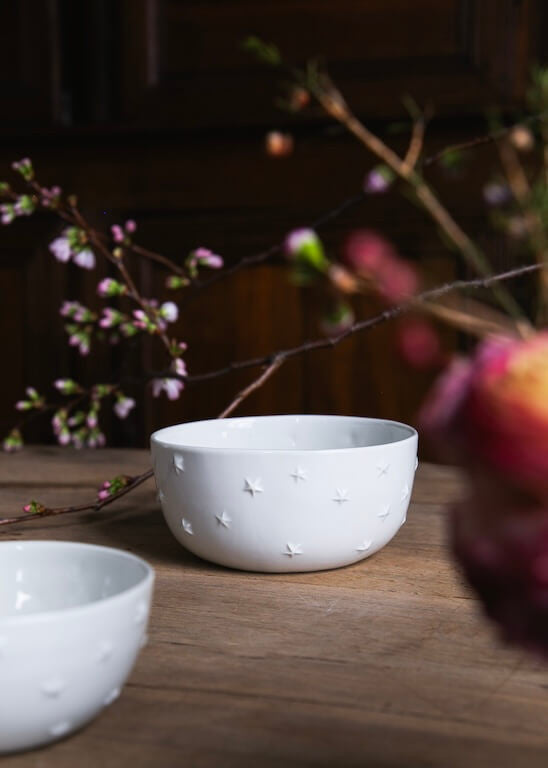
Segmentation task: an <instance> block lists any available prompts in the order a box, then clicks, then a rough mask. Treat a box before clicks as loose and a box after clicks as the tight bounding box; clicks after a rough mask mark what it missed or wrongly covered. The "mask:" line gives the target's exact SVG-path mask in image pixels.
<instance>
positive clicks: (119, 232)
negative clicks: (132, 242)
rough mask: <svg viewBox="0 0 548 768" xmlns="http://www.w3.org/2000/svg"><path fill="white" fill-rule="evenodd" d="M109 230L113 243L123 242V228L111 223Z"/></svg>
mask: <svg viewBox="0 0 548 768" xmlns="http://www.w3.org/2000/svg"><path fill="white" fill-rule="evenodd" d="M110 231H111V232H112V239H113V240H114V242H115V243H123V242H124V237H125V235H124V230H123V229H122V227H121V226H120V225H119V224H113V225H112V227H111V228H110Z"/></svg>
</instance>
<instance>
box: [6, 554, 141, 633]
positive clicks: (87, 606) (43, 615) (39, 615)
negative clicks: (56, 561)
mask: <svg viewBox="0 0 548 768" xmlns="http://www.w3.org/2000/svg"><path fill="white" fill-rule="evenodd" d="M23 547H24V548H25V549H47V548H55V549H64V550H66V551H69V550H72V551H76V550H80V551H82V550H86V551H88V552H89V551H93V552H108V553H109V554H114V555H116V556H117V557H119V558H120V559H124V560H131V561H133V562H135V563H138V564H139V565H140V566H142V567H143V569H144V574H143V576H142V578H140V579H139V581H138V582H137V583H136V584H133V585H132V586H131V587H128V588H127V589H123V590H122V591H121V592H117V593H116V594H115V595H110V596H109V597H103V598H99V599H98V600H93V601H90V602H87V603H81V604H79V605H74V606H69V607H68V608H56V609H54V610H51V611H36V612H34V613H22V614H20V615H13V614H10V615H2V614H0V630H1V629H3V628H7V627H13V626H16V625H17V626H19V625H25V624H32V623H33V622H36V621H38V622H47V621H52V620H56V619H63V618H69V617H71V618H72V617H77V616H79V615H81V614H83V613H88V612H94V611H99V610H101V609H102V607H103V606H105V605H111V604H115V603H117V602H121V601H122V600H127V599H128V598H130V597H131V596H132V595H135V596H136V595H137V594H139V593H141V592H142V591H143V590H144V589H148V587H149V586H152V585H153V584H154V580H155V571H154V568H153V567H152V566H151V565H150V564H149V563H147V561H146V560H143V558H141V557H138V556H137V555H134V554H133V553H132V552H126V551H125V550H123V549H118V548H117V547H107V546H103V545H101V544H88V543H86V542H83V541H61V540H58V539H29V540H23V541H21V540H19V539H17V540H14V539H9V540H7V541H0V558H1V557H2V550H3V549H8V548H11V549H14V550H17V549H19V548H23Z"/></svg>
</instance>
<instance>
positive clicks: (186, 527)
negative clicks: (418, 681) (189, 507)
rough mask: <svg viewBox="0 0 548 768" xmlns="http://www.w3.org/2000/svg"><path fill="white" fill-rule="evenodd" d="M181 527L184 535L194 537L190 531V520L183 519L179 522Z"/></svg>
mask: <svg viewBox="0 0 548 768" xmlns="http://www.w3.org/2000/svg"><path fill="white" fill-rule="evenodd" d="M181 525H182V526H183V531H184V532H185V533H188V535H189V536H194V531H193V530H192V523H191V522H190V520H186V519H185V518H184V517H183V519H182V520H181Z"/></svg>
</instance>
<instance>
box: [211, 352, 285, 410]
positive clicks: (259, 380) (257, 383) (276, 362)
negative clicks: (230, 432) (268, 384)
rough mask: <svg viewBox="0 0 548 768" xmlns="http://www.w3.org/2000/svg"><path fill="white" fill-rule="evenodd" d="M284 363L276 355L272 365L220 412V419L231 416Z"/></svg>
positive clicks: (282, 359)
mask: <svg viewBox="0 0 548 768" xmlns="http://www.w3.org/2000/svg"><path fill="white" fill-rule="evenodd" d="M283 363H284V358H280V357H275V358H274V359H273V360H272V362H271V363H270V365H269V366H268V367H267V368H266V369H265V370H264V371H263V372H262V373H261V375H260V376H259V377H258V378H257V379H255V380H254V381H252V382H251V384H249V385H248V386H247V387H245V389H242V391H241V392H239V393H238V394H237V395H236V397H235V398H234V400H233V401H232V402H231V403H230V405H228V406H227V407H226V408H225V409H224V411H223V412H222V413H221V414H220V416H219V419H224V418H226V417H227V416H230V414H231V413H232V412H233V411H235V410H236V408H237V407H238V406H239V405H240V403H242V402H243V401H244V400H245V399H246V398H247V397H249V395H251V394H252V393H253V392H255V390H257V389H259V387H262V386H263V384H264V383H265V381H267V379H269V378H270V377H271V376H272V375H273V374H274V373H276V371H277V370H278V368H280V367H281V366H282V365H283Z"/></svg>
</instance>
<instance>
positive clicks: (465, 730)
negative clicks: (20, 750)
mask: <svg viewBox="0 0 548 768" xmlns="http://www.w3.org/2000/svg"><path fill="white" fill-rule="evenodd" d="M147 464H148V457H147V454H146V453H145V452H143V451H115V450H105V451H101V452H97V453H80V454H75V453H73V452H72V453H71V452H65V451H62V450H60V449H57V448H50V447H42V448H33V449H29V450H27V451H26V452H24V453H22V454H20V455H17V456H13V457H12V456H6V457H3V458H2V459H1V460H0V483H1V487H2V495H1V501H0V512H1V513H2V514H3V513H7V512H9V511H13V510H14V509H17V508H18V507H19V506H20V505H21V504H22V503H24V502H26V501H27V500H28V499H29V498H36V499H39V500H41V501H43V502H46V503H57V504H64V503H70V502H73V501H78V500H86V499H88V498H89V497H90V496H91V495H92V494H93V493H94V492H95V490H96V488H97V486H98V485H99V484H100V482H101V481H102V480H103V479H105V478H106V477H109V476H111V475H112V474H114V473H115V472H118V471H126V472H129V473H133V472H136V471H138V470H141V469H143V468H145V467H146V466H147ZM461 486H462V483H461V481H460V479H459V476H458V474H457V473H456V472H455V471H454V470H451V469H447V468H440V467H434V466H431V465H423V466H421V467H420V468H419V471H418V473H417V480H416V486H415V489H414V493H413V500H412V503H411V509H410V512H409V515H408V521H407V524H406V525H405V526H404V527H403V528H402V529H401V531H400V532H399V533H398V535H397V537H396V538H395V539H394V540H393V541H392V542H391V543H390V544H389V545H388V546H387V547H386V548H385V549H383V550H382V551H381V552H379V553H378V554H376V555H375V556H374V557H372V558H370V559H369V560H365V561H363V562H362V563H360V564H358V565H354V566H350V567H348V568H343V569H340V570H336V571H328V572H323V573H307V574H291V575H261V574H249V573H240V572H237V571H230V570H226V569H223V568H218V567H216V566H213V565H210V564H208V563H206V562H203V561H202V560H199V559H197V558H196V557H194V556H192V555H191V554H189V553H187V552H185V551H184V550H183V549H182V548H181V547H180V546H179V544H178V543H177V542H176V541H175V540H174V539H173V538H172V536H171V534H170V533H169V532H168V530H167V528H166V527H165V525H164V523H163V520H162V516H161V513H160V510H159V508H158V505H157V503H156V501H155V498H154V493H153V488H152V485H149V486H147V487H144V488H142V489H139V490H138V491H136V492H135V493H132V494H131V495H130V496H128V497H126V498H125V499H123V500H122V501H121V502H120V503H119V504H118V505H117V506H116V507H115V508H111V509H110V510H108V509H106V510H103V511H102V512H101V513H99V514H97V515H96V516H94V515H88V516H81V515H80V516H74V517H72V518H71V517H69V516H65V517H64V518H59V519H56V520H51V521H48V520H42V521H39V520H37V521H36V522H35V523H31V524H27V525H25V526H23V525H21V526H18V527H12V528H6V529H5V530H4V531H3V532H2V533H1V534H0V537H1V538H2V539H8V538H21V539H48V538H52V539H63V540H69V539H70V540H80V541H87V542H92V543H97V544H105V545H109V546H115V547H122V548H124V549H128V550H131V551H133V552H135V553H136V554H138V555H140V556H142V557H144V558H146V559H147V560H149V561H150V562H151V563H152V564H153V565H154V567H155V568H156V572H157V584H156V591H155V598H154V606H153V611H152V616H151V624H150V642H149V645H148V646H147V647H146V648H145V649H144V650H143V652H142V653H141V656H140V658H139V661H138V663H137V665H136V667H135V669H134V671H133V674H132V675H131V678H130V680H129V682H128V684H127V685H126V687H125V688H124V690H123V693H122V695H121V697H120V699H119V700H118V701H117V702H116V703H115V704H113V705H112V706H111V707H110V708H109V709H108V710H106V711H105V712H104V713H103V714H102V715H101V716H100V717H99V718H98V719H97V720H95V721H94V722H92V723H91V724H90V725H89V726H87V727H86V728H85V729H83V730H82V731H81V732H79V733H77V734H76V735H74V736H72V737H70V738H67V739H66V740H64V741H61V742H59V743H57V744H55V745H53V746H51V747H48V748H46V749H43V750H38V751H35V752H31V753H27V754H21V755H18V756H14V757H9V758H4V759H3V760H2V766H3V768H4V766H5V768H12V766H13V768H53V766H55V767H56V768H64V767H65V766H67V767H68V766H70V768H73V767H75V766H78V768H87V766H90V767H91V766H94V767H95V766H106V767H107V768H110V767H111V766H112V767H114V766H121V767H124V766H132V767H133V766H135V767H136V768H137V767H139V766H155V767H156V768H170V767H171V766H198V767H200V768H201V767H202V766H203V767H204V768H205V767H210V766H223V768H231V767H232V766H256V767H257V768H260V767H261V766H266V767H270V766H315V765H318V766H394V768H395V767H396V766H397V767H398V768H402V767H404V766H405V767H407V766H417V767H418V766H436V767H437V766H443V767H444V768H453V767H455V768H456V767H457V766H474V767H476V766H478V767H479V766H497V768H505V767H506V766H509V767H510V766H511V768H519V767H520V766H527V768H535V767H536V766H539V767H540V766H543V767H544V766H546V765H547V764H548V729H547V724H548V667H546V666H542V664H540V663H539V662H537V661H536V660H535V659H533V658H531V657H529V656H527V655H525V654H523V653H519V652H514V651H509V650H507V649H505V648H503V647H501V646H500V645H499V643H498V642H497V640H496V639H495V637H494V636H493V633H492V631H491V629H490V627H489V626H488V625H487V624H486V622H485V621H484V620H483V618H482V617H481V616H480V612H479V609H478V605H477V603H476V601H475V600H474V599H473V598H472V597H471V595H470V594H469V592H468V591H467V590H466V588H465V587H464V586H463V585H462V584H461V582H460V580H459V577H458V574H457V573H456V571H455V569H454V567H453V564H452V562H451V561H450V558H449V555H448V552H447V548H446V545H445V535H444V504H445V503H446V502H448V501H450V500H451V499H454V498H455V497H456V496H458V494H459V493H460V492H461ZM37 642H39V638H37ZM0 695H1V681H0Z"/></svg>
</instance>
